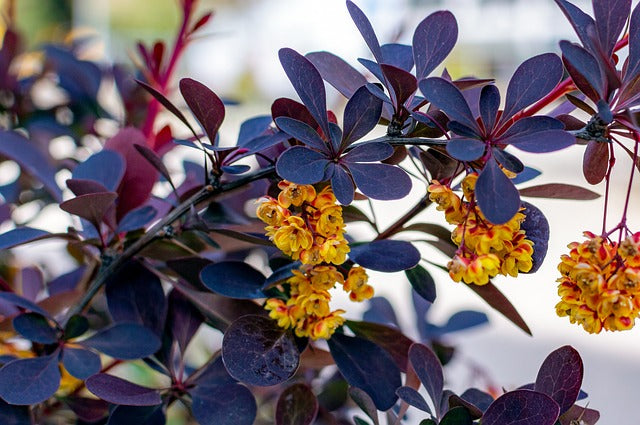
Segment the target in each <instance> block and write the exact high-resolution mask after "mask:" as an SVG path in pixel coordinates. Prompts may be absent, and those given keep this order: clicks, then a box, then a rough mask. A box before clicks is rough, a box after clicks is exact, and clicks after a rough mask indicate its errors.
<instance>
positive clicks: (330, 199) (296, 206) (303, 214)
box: [257, 181, 373, 340]
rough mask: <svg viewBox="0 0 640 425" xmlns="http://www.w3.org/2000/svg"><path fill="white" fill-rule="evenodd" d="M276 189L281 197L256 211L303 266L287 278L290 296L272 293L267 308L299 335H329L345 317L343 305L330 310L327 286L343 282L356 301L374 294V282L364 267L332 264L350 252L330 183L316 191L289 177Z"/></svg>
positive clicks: (276, 241)
mask: <svg viewBox="0 0 640 425" xmlns="http://www.w3.org/2000/svg"><path fill="white" fill-rule="evenodd" d="M278 188H279V189H280V193H279V194H278V197H277V198H272V197H265V198H263V200H262V202H261V203H260V205H259V206H258V210H257V216H258V218H260V219H261V220H262V221H264V222H265V223H266V224H267V226H266V227H265V231H266V234H267V236H269V238H270V239H271V240H272V241H273V243H274V244H275V245H276V247H278V249H280V250H281V251H282V252H283V253H284V254H286V255H288V256H290V257H291V258H292V259H294V260H299V261H300V262H301V263H302V264H303V265H302V267H300V268H299V269H298V270H293V276H292V277H290V278H289V279H287V281H286V283H287V284H288V286H289V298H288V299H286V300H285V299H280V298H269V299H268V300H267V301H266V304H265V308H266V309H267V310H268V311H269V316H270V317H271V318H272V319H274V320H276V321H277V322H278V326H280V327H282V328H285V329H293V330H294V332H295V333H296V335H297V336H299V337H310V338H312V339H314V340H315V339H318V338H324V339H328V338H330V337H331V335H332V334H333V333H334V332H335V330H336V329H337V328H338V327H339V326H341V325H342V324H343V323H344V320H345V319H344V318H343V317H342V314H343V313H344V312H345V311H344V310H334V311H331V309H330V306H329V302H330V301H331V294H330V292H329V290H330V289H333V288H334V287H335V286H336V285H338V286H341V287H342V289H343V290H344V291H346V292H348V293H349V298H350V299H351V300H352V301H356V302H360V301H363V300H366V299H369V298H371V297H372V296H373V287H371V286H370V285H369V284H368V283H367V282H368V276H367V273H366V271H365V269H364V268H362V267H358V266H354V267H351V268H350V269H349V271H348V273H347V272H344V273H347V274H346V276H345V275H344V274H343V272H342V271H339V270H338V269H337V268H336V267H335V266H334V265H331V264H335V265H340V264H343V263H344V262H345V261H346V255H347V253H348V252H349V245H348V243H347V241H346V239H345V238H344V227H345V225H344V220H343V218H342V207H341V206H340V205H338V204H336V198H335V196H334V194H333V192H332V190H331V188H330V187H328V186H327V187H325V188H324V189H322V190H321V191H320V192H319V193H317V192H316V190H315V188H314V187H313V186H311V185H297V184H294V183H290V182H287V181H282V182H280V183H279V184H278Z"/></svg>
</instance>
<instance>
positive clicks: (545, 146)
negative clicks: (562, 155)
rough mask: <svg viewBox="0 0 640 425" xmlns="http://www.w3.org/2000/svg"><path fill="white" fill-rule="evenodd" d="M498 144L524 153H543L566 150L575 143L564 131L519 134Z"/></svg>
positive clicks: (574, 139) (573, 138)
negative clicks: (508, 145)
mask: <svg viewBox="0 0 640 425" xmlns="http://www.w3.org/2000/svg"><path fill="white" fill-rule="evenodd" d="M500 142H501V143H505V144H510V145H512V146H514V147H516V148H518V149H520V150H523V151H525V152H534V153H545V152H555V151H557V150H560V149H564V148H568V147H569V146H572V145H574V144H575V143H576V138H575V136H574V135H573V134H571V133H568V132H566V131H564V130H545V131H539V132H537V133H533V134H520V135H517V136H513V137H510V138H508V139H503V140H501V141H500Z"/></svg>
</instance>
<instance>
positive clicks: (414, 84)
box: [380, 64, 418, 111]
mask: <svg viewBox="0 0 640 425" xmlns="http://www.w3.org/2000/svg"><path fill="white" fill-rule="evenodd" d="M380 69H381V70H382V73H383V74H384V76H385V78H386V80H387V83H388V84H389V87H390V88H391V90H390V91H391V99H392V101H393V105H394V107H395V109H396V111H400V110H401V109H402V106H403V105H404V103H405V102H406V101H407V99H409V98H410V97H411V96H412V95H413V94H414V93H415V92H416V90H417V89H418V80H416V77H414V76H413V75H412V74H411V73H409V72H407V71H405V70H404V69H401V68H397V67H395V66H392V65H387V64H381V65H380ZM380 106H382V103H381V104H380Z"/></svg>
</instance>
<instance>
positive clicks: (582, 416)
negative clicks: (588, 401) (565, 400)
mask: <svg viewBox="0 0 640 425" xmlns="http://www.w3.org/2000/svg"><path fill="white" fill-rule="evenodd" d="M599 419H600V413H599V412H598V411H597V410H593V409H587V408H586V407H582V406H578V405H577V404H574V405H573V406H571V408H570V409H569V410H567V411H566V412H564V413H563V414H562V415H561V416H560V419H558V420H559V421H560V424H561V425H575V424H576V423H580V422H579V421H581V422H582V424H583V425H595V424H596V422H598V420H599Z"/></svg>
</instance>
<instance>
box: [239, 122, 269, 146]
mask: <svg viewBox="0 0 640 425" xmlns="http://www.w3.org/2000/svg"><path fill="white" fill-rule="evenodd" d="M272 121H273V118H272V117H271V115H260V116H257V117H253V118H249V119H248V120H246V121H244V122H243V123H242V124H240V131H239V132H238V140H237V142H236V146H240V147H242V146H244V145H246V144H247V142H250V141H251V140H253V139H255V138H257V137H260V136H262V135H264V134H265V132H267V130H268V129H269V127H270V125H271V122H272Z"/></svg>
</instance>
